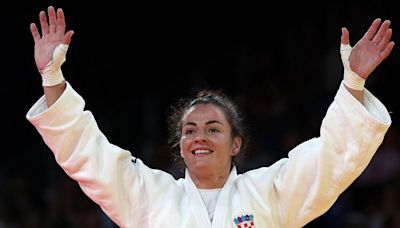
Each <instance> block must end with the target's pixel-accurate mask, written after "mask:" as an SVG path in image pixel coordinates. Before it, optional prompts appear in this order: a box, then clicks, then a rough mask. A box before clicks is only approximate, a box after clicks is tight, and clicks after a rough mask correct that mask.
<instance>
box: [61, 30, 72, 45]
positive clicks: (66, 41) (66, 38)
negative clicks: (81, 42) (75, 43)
mask: <svg viewBox="0 0 400 228" xmlns="http://www.w3.org/2000/svg"><path fill="white" fill-rule="evenodd" d="M72 35H74V31H73V30H70V31H68V32H67V33H66V34H65V36H64V40H63V44H70V43H71V39H72Z"/></svg>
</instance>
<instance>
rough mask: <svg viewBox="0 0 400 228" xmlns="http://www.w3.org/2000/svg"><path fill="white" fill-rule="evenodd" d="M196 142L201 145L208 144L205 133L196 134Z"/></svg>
mask: <svg viewBox="0 0 400 228" xmlns="http://www.w3.org/2000/svg"><path fill="white" fill-rule="evenodd" d="M194 141H195V142H197V143H199V142H206V141H207V137H206V135H205V133H203V132H198V133H197V134H196V138H195V139H194Z"/></svg>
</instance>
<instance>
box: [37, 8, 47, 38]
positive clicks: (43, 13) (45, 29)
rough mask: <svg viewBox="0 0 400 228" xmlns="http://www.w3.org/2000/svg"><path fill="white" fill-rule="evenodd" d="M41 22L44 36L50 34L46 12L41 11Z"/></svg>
mask: <svg viewBox="0 0 400 228" xmlns="http://www.w3.org/2000/svg"><path fill="white" fill-rule="evenodd" d="M39 20H40V28H41V30H42V36H43V35H44V34H47V33H49V25H48V24H47V17H46V13H45V12H44V11H40V13H39Z"/></svg>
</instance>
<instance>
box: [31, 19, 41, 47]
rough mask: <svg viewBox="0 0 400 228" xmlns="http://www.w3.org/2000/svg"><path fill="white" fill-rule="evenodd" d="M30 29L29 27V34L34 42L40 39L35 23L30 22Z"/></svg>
mask: <svg viewBox="0 0 400 228" xmlns="http://www.w3.org/2000/svg"><path fill="white" fill-rule="evenodd" d="M30 29H31V34H32V37H33V40H34V41H35V43H36V42H37V41H39V40H40V34H39V31H38V29H37V27H36V25H35V23H31V25H30Z"/></svg>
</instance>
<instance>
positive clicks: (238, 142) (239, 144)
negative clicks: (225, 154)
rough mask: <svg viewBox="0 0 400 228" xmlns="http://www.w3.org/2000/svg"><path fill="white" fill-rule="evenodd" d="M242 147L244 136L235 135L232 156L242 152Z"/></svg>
mask: <svg viewBox="0 0 400 228" xmlns="http://www.w3.org/2000/svg"><path fill="white" fill-rule="evenodd" d="M241 147H242V138H240V137H235V138H234V139H233V150H232V154H231V155H232V156H235V155H237V154H238V153H239V152H240V148H241Z"/></svg>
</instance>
